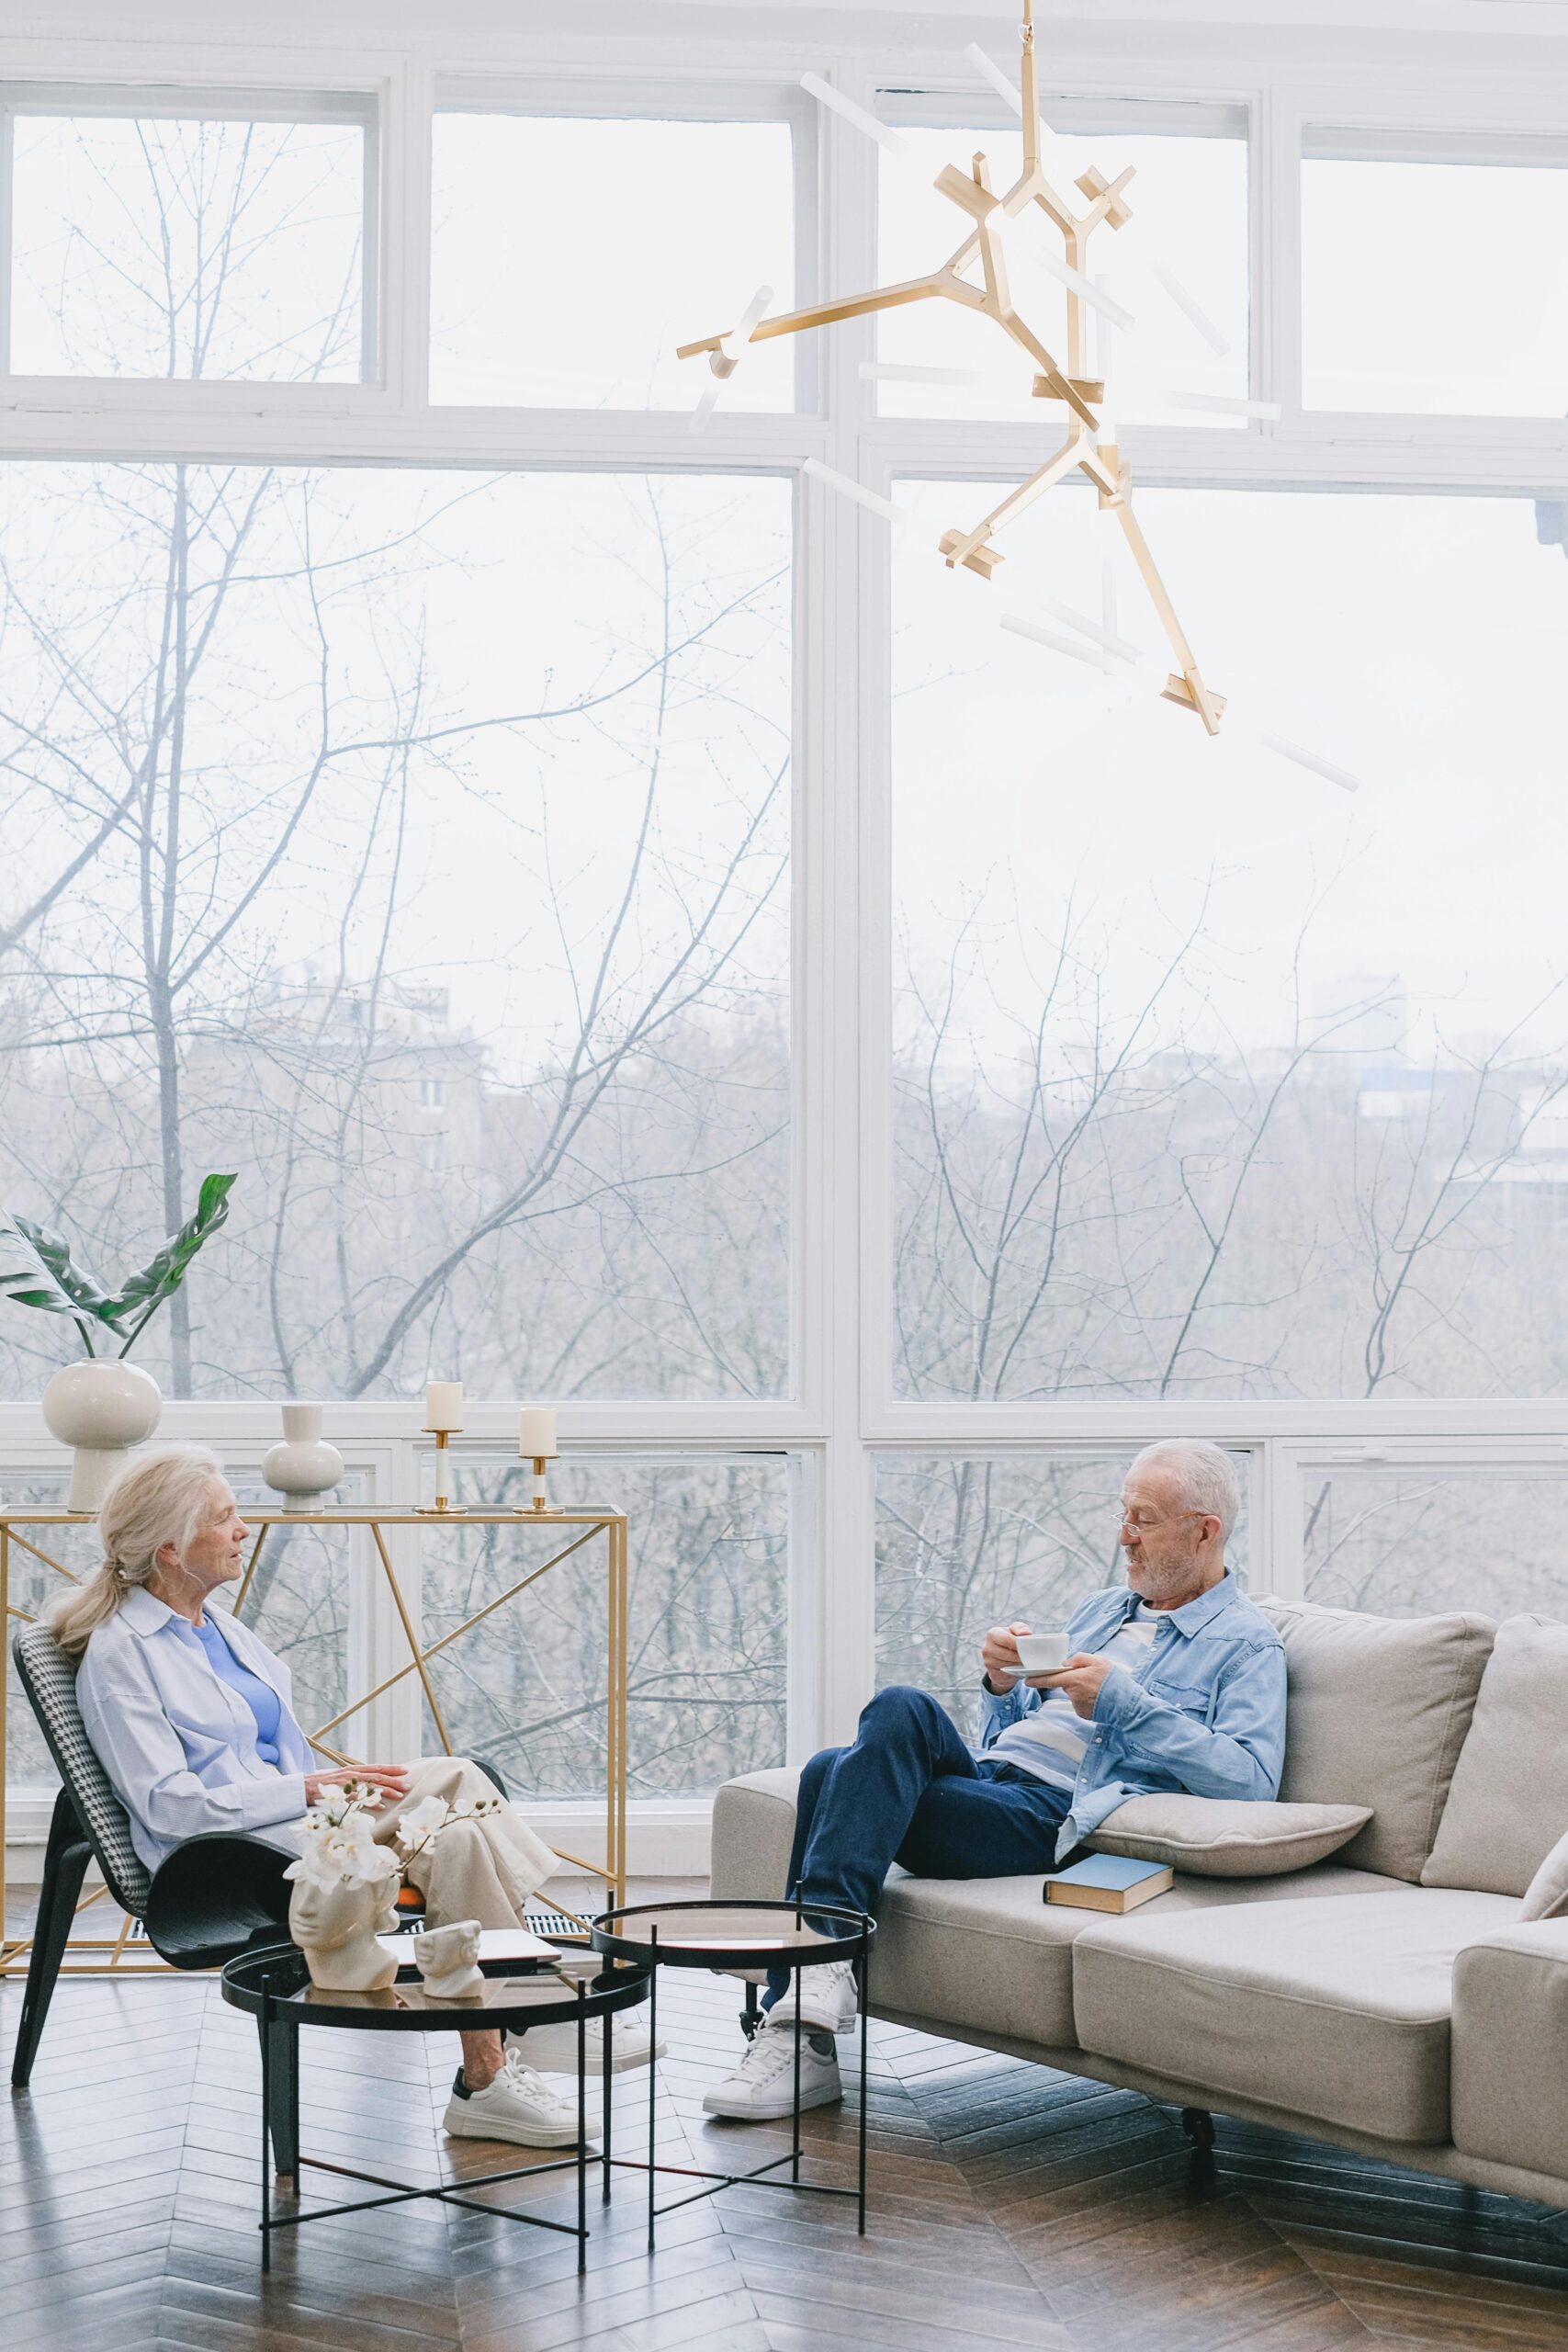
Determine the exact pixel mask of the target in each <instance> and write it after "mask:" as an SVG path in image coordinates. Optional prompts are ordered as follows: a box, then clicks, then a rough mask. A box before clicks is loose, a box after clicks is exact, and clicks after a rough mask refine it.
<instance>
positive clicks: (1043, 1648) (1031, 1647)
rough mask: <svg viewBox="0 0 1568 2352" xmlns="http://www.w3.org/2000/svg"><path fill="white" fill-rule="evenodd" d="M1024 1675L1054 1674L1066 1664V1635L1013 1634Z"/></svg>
mask: <svg viewBox="0 0 1568 2352" xmlns="http://www.w3.org/2000/svg"><path fill="white" fill-rule="evenodd" d="M1013 1639H1014V1640H1015V1641H1016V1642H1017V1644H1018V1654H1019V1657H1020V1658H1021V1660H1022V1662H1023V1670H1024V1672H1025V1674H1055V1673H1056V1671H1057V1670H1058V1668H1061V1667H1064V1666H1066V1662H1067V1637H1066V1634H1014V1636H1013Z"/></svg>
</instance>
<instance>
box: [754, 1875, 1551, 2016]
mask: <svg viewBox="0 0 1568 2352" xmlns="http://www.w3.org/2000/svg"><path fill="white" fill-rule="evenodd" d="M1397 1886H1398V1881H1397V1880H1394V1879H1380V1878H1376V1877H1374V1876H1373V1875H1372V1874H1371V1872H1370V1871H1349V1870H1340V1869H1339V1868H1337V1866H1336V1865H1334V1864H1332V1863H1320V1864H1319V1865H1318V1867H1317V1868H1316V1869H1315V1870H1313V1871H1296V1872H1294V1873H1293V1874H1292V1875H1291V1876H1290V1877H1288V1878H1269V1879H1220V1878H1193V1877H1188V1876H1186V1875H1184V1874H1182V1873H1178V1876H1177V1880H1176V1883H1175V1885H1174V1886H1173V1887H1172V1888H1171V1890H1170V1892H1169V1893H1168V1894H1162V1895H1161V1896H1160V1898H1159V1902H1158V1905H1157V1906H1156V1907H1157V1908H1158V1909H1159V1911H1160V1912H1161V1913H1162V1914H1163V1915H1165V1916H1166V1917H1170V1916H1172V1915H1173V1914H1176V1913H1204V1914H1206V1913H1207V1912H1208V1911H1210V1910H1212V1909H1213V1908H1215V1907H1217V1906H1220V1905H1232V1906H1234V1905H1242V1904H1245V1905H1259V1904H1264V1903H1279V1902H1280V1901H1281V1900H1283V1901H1285V1902H1287V1903H1288V1904H1290V1905H1291V1907H1292V1908H1297V1909H1299V1908H1300V1907H1301V1904H1300V1902H1299V1901H1297V1900H1293V1898H1299V1897H1301V1896H1303V1894H1306V1893H1307V1892H1308V1890H1310V1892H1311V1894H1312V1896H1313V1898H1314V1902H1313V1905H1310V1906H1309V1907H1314V1908H1315V1907H1316V1905H1317V1904H1318V1903H1323V1904H1324V1905H1325V1907H1328V1905H1327V1903H1326V1898H1328V1897H1331V1896H1337V1895H1346V1896H1349V1895H1375V1894H1382V1893H1385V1892H1387V1891H1388V1890H1390V1889H1393V1888H1396V1887H1397ZM732 1891H733V1890H732V1889H731V1888H729V1887H728V1886H727V1887H726V1889H725V1892H726V1893H730V1892H732ZM1339 1907H1340V1906H1339V1905H1338V1904H1337V1903H1334V1904H1333V1905H1332V1908H1333V1909H1335V1910H1336V1911H1337V1910H1338V1909H1339ZM1512 1907H1513V1906H1510V1908H1512ZM876 1916H877V1928H876V1941H875V1943H874V1945H873V1947H872V1955H871V2006H872V2007H873V2009H874V2010H889V2009H890V2010H895V2011H897V2012H898V2013H899V2014H900V2015H902V2016H905V2017H918V2018H929V2019H931V2021H932V2023H933V2024H935V2025H938V2026H942V2025H946V2026H951V2027H952V2029H953V2031H954V2032H956V2033H960V2034H964V2033H969V2034H974V2035H976V2036H978V2037H979V2038H981V2039H984V2038H986V2037H987V2035H990V2034H1002V2035H1005V2036H1006V2037H1008V2038H1009V2039H1010V2040H1011V2041H1038V2042H1041V2043H1043V2045H1044V2046H1045V2047H1046V2048H1048V2049H1054V2050H1071V2049H1073V2048H1074V2047H1075V2045H1076V2043H1077V2040H1078V2036H1077V2033H1076V2031H1075V2030H1074V2023H1073V2000H1074V1995H1073V1945H1074V1941H1075V1939H1077V1938H1078V1937H1079V1936H1081V1935H1082V1934H1083V1933H1084V1932H1085V1930H1086V1929H1087V1928H1091V1927H1097V1926H1103V1924H1104V1919H1103V1915H1102V1914H1101V1913H1100V1912H1096V1911H1077V1910H1069V1909H1068V1908H1067V1906H1066V1905H1064V1904H1058V1903H1049V1904H1048V1903H1043V1902H1042V1900H1041V1879H1040V1874H1039V1872H1038V1871H1034V1872H1032V1874H1030V1875H1029V1876H1027V1877H1022V1878H966V1879H951V1878H909V1877H906V1876H905V1875H904V1873H903V1872H902V1871H898V1872H895V1874H894V1875H893V1876H891V1877H890V1878H889V1879H888V1882H887V1883H886V1886H885V1887H884V1888H883V1891H882V1900H881V1902H880V1903H879V1904H878V1905H877V1915H876Z"/></svg>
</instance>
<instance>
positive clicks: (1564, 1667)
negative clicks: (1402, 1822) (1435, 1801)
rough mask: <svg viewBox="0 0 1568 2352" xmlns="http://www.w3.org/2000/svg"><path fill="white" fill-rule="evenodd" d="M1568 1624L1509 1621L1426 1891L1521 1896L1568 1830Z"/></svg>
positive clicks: (1491, 1662) (1462, 1758)
mask: <svg viewBox="0 0 1568 2352" xmlns="http://www.w3.org/2000/svg"><path fill="white" fill-rule="evenodd" d="M1565 1725H1568V1625H1563V1624H1559V1623H1556V1622H1555V1621H1554V1620H1553V1619H1551V1618H1550V1617H1506V1618H1505V1619H1504V1621H1503V1623H1501V1624H1500V1625H1499V1626H1498V1628H1497V1639H1496V1643H1495V1646H1494V1648H1493V1651H1492V1655H1491V1657H1489V1658H1488V1659H1487V1661H1486V1671H1485V1673H1484V1674H1483V1676H1482V1678H1481V1693H1480V1696H1479V1697H1478V1698H1477V1700H1476V1702H1475V1712H1474V1713H1473V1714H1472V1717H1471V1722H1470V1729H1469V1731H1468V1732H1467V1733H1466V1734H1465V1741H1464V1746H1463V1747H1461V1750H1460V1755H1459V1762H1458V1763H1457V1764H1456V1765H1455V1767H1454V1777H1453V1786H1452V1787H1451V1788H1450V1791H1449V1801H1448V1804H1446V1805H1445V1806H1444V1808H1443V1817H1442V1820H1441V1822H1440V1823H1439V1824H1438V1836H1437V1842H1436V1844H1435V1845H1434V1846H1433V1848H1432V1851H1431V1854H1430V1856H1429V1857H1428V1859H1427V1866H1426V1868H1425V1869H1424V1870H1423V1871H1422V1872H1421V1883H1422V1885H1423V1886H1472V1887H1479V1888H1482V1889H1483V1890H1484V1892H1485V1893H1487V1894H1525V1893H1526V1892H1527V1890H1528V1889H1529V1884H1530V1882H1531V1880H1532V1879H1533V1878H1534V1876H1535V1874H1536V1872H1537V1871H1539V1870H1540V1866H1541V1864H1542V1862H1544V1861H1545V1860H1546V1858H1547V1856H1548V1854H1550V1853H1551V1849H1552V1848H1553V1847H1554V1846H1555V1845H1556V1843H1557V1841H1558V1839H1559V1838H1561V1837H1562V1835H1563V1833H1564V1831H1568V1738H1564V1736H1563V1730H1564V1726H1565Z"/></svg>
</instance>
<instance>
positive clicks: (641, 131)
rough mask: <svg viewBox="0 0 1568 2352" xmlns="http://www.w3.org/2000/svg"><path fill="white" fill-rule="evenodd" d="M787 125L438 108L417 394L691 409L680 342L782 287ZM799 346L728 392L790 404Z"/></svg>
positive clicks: (787, 242) (784, 349)
mask: <svg viewBox="0 0 1568 2352" xmlns="http://www.w3.org/2000/svg"><path fill="white" fill-rule="evenodd" d="M792 145H793V141H792V134H791V126H790V124H789V123H788V122H787V121H778V122H756V121H750V122H747V121H738V122H703V121H682V122H675V121H652V120H648V119H643V118H639V117H637V116H635V115H625V116H621V117H619V118H616V119H593V120H588V121H584V120H581V119H574V118H572V117H570V116H561V115H542V114H527V115H517V114H479V113H473V112H468V111H463V112H453V113H446V114H438V115H437V116H436V118H435V146H434V173H435V178H434V200H433V205H432V233H433V243H432V249H431V306H432V315H431V392H432V396H433V397H434V399H435V400H438V401H477V402H487V401H493V402H497V403H502V402H508V401H517V402H521V403H524V404H526V405H528V406H531V407H542V408H577V407H588V408H606V407H607V408H631V409H649V408H653V409H659V408H690V407H692V406H693V404H694V401H695V400H696V398H697V394H698V392H699V391H700V390H701V388H702V386H703V384H704V383H705V381H706V380H707V373H706V369H705V366H704V364H703V362H702V361H701V360H685V361H682V360H679V359H677V358H676V356H675V350H676V345H678V344H682V343H692V342H695V341H696V340H698V339H699V338H700V337H701V336H703V335H708V334H719V333H721V332H722V331H723V330H724V329H726V328H728V327H732V326H733V325H734V324H735V322H736V320H737V319H738V318H739V316H740V314H741V312H742V311H743V310H744V309H745V307H746V304H747V302H748V301H749V300H750V297H751V295H752V293H753V292H754V290H755V288H757V286H758V285H759V284H761V285H763V286H771V287H772V288H773V295H774V298H775V299H774V300H773V303H772V305H771V308H773V310H778V311H784V310H788V309H789V308H791V306H792V304H793V303H794V301H795V179H794V171H793V163H794V157H793V153H792ZM803 348H804V346H802V345H800V344H798V343H795V344H792V343H788V342H774V343H771V344H764V345H760V346H759V347H758V348H757V349H756V350H755V351H752V352H749V353H748V355H747V358H746V365H745V367H744V368H740V369H739V370H738V371H737V374H736V378H735V382H734V386H733V390H732V391H731V393H730V396H729V401H728V405H731V406H734V407H737V408H739V409H742V410H745V409H787V408H793V407H794V405H795V370H796V368H797V365H798V364H799V361H800V359H801V356H802V353H803Z"/></svg>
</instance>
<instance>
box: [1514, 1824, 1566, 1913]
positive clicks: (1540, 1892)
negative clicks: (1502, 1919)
mask: <svg viewBox="0 0 1568 2352" xmlns="http://www.w3.org/2000/svg"><path fill="white" fill-rule="evenodd" d="M1565 1914H1568V1838H1559V1839H1558V1841H1557V1843H1556V1845H1555V1846H1553V1848H1552V1849H1551V1853H1550V1854H1548V1856H1547V1858H1546V1860H1545V1861H1544V1862H1542V1864H1541V1866H1540V1870H1538V1871H1537V1872H1536V1874H1535V1876H1534V1878H1532V1879H1531V1881H1530V1883H1529V1885H1528V1886H1527V1887H1526V1889H1525V1900H1524V1907H1523V1909H1522V1910H1521V1911H1520V1913H1519V1917H1520V1919H1521V1921H1524V1922H1527V1923H1528V1922H1529V1920H1531V1919H1561V1918H1562V1917H1563V1916H1564V1915H1565Z"/></svg>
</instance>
